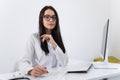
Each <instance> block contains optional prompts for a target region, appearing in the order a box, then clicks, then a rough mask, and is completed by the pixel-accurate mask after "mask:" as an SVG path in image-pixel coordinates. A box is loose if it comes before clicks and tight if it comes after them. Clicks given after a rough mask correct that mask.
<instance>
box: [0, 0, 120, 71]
mask: <svg viewBox="0 0 120 80" xmlns="http://www.w3.org/2000/svg"><path fill="white" fill-rule="evenodd" d="M45 5H52V6H54V7H55V8H56V10H57V11H58V14H59V17H60V26H61V33H62V36H63V40H64V43H65V47H66V49H67V53H68V54H69V60H70V63H71V62H72V60H74V59H76V60H78V61H80V60H93V58H94V57H97V56H99V53H100V49H101V41H102V30H103V27H104V24H105V22H106V20H107V18H108V17H109V8H110V4H109V0H59V1H56V0H0V73H6V72H10V71H12V68H13V64H14V63H15V62H16V61H17V60H18V59H20V58H21V57H22V56H23V55H24V54H25V53H24V47H25V43H26V41H27V39H28V37H29V36H30V35H31V34H32V33H33V32H37V31H38V16H39V12H40V10H41V8H42V7H43V6H45ZM116 28H117V27H116ZM118 33H119V32H118ZM113 43H114V40H113ZM119 46H120V45H119ZM119 52H120V51H119Z"/></svg>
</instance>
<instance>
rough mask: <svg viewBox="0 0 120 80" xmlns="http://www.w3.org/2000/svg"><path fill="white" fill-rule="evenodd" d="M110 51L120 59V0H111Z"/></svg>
mask: <svg viewBox="0 0 120 80" xmlns="http://www.w3.org/2000/svg"><path fill="white" fill-rule="evenodd" d="M110 18H111V21H110V23H111V26H110V28H111V29H110V30H111V34H110V35H111V37H110V53H111V55H114V56H116V57H117V58H119V59H120V0H111V10H110Z"/></svg>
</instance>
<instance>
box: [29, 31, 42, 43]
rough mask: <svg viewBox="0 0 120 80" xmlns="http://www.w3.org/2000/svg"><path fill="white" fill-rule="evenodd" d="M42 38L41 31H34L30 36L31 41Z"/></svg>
mask: <svg viewBox="0 0 120 80" xmlns="http://www.w3.org/2000/svg"><path fill="white" fill-rule="evenodd" d="M38 40H40V36H39V33H32V34H31V36H30V37H29V41H32V42H34V41H38Z"/></svg>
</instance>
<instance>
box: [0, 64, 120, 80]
mask: <svg viewBox="0 0 120 80" xmlns="http://www.w3.org/2000/svg"><path fill="white" fill-rule="evenodd" d="M118 65H119V66H120V64H118ZM13 75H14V73H8V74H1V75H0V80H7V79H8V78H12V77H13ZM115 76H120V69H94V68H93V67H92V68H91V69H90V70H89V72H88V73H66V68H59V69H57V68H54V69H52V70H51V72H50V74H47V75H46V76H45V77H44V76H42V77H36V78H35V77H32V76H27V77H29V78H30V79H31V80H99V79H103V78H111V77H115ZM111 80H112V79H111Z"/></svg>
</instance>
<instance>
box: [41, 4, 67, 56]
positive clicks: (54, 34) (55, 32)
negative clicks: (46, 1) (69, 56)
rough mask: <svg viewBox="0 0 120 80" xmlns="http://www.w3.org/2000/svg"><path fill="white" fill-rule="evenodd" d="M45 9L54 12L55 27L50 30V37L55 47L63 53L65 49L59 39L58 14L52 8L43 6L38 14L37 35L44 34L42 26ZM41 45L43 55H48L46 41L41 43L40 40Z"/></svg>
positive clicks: (60, 38)
mask: <svg viewBox="0 0 120 80" xmlns="http://www.w3.org/2000/svg"><path fill="white" fill-rule="evenodd" d="M47 9H50V10H52V11H54V13H55V16H56V25H55V28H54V29H53V30H52V32H51V35H52V37H53V39H54V40H55V42H56V43H57V45H58V46H59V47H60V48H61V49H62V51H63V52H64V53H65V52H66V50H65V47H64V44H63V41H62V37H61V33H60V25H59V18H58V14H57V12H56V10H55V9H54V8H53V7H52V6H45V7H44V8H43V9H42V10H41V11H40V14H39V35H40V36H41V35H43V34H45V33H46V32H45V27H44V25H43V16H44V13H45V11H46V10H47ZM40 43H41V48H42V50H43V51H44V52H45V55H47V54H49V50H48V45H47V41H44V42H42V41H41V40H40Z"/></svg>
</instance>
